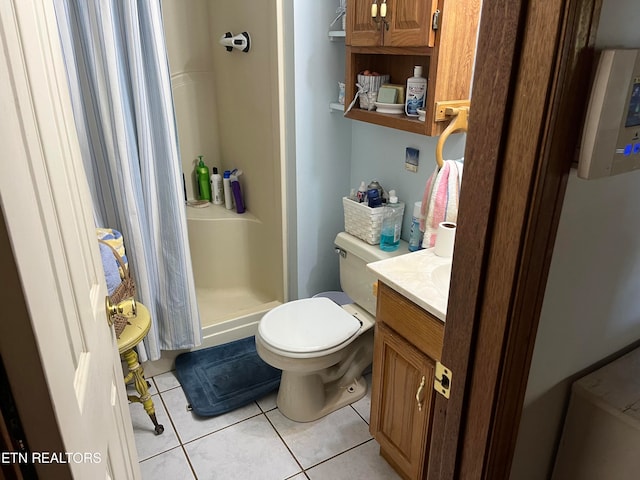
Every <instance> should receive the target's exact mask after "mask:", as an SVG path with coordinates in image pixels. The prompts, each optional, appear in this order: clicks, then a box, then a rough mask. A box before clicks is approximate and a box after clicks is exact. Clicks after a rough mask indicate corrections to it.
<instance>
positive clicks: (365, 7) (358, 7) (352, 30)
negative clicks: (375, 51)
mask: <svg viewBox="0 0 640 480" xmlns="http://www.w3.org/2000/svg"><path fill="white" fill-rule="evenodd" d="M373 3H374V1H373V0H349V1H348V2H347V32H346V38H345V43H346V44H347V45H353V46H358V47H376V46H379V45H382V28H381V26H380V24H381V22H380V23H376V22H374V21H373V19H372V18H371V5H372V4H373ZM377 3H382V2H381V1H379V2H377ZM377 8H380V6H379V5H378V7H377Z"/></svg>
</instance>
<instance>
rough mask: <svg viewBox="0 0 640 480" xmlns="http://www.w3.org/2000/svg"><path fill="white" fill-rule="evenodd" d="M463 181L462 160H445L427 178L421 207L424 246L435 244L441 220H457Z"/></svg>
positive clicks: (428, 246) (429, 246) (421, 228)
mask: <svg viewBox="0 0 640 480" xmlns="http://www.w3.org/2000/svg"><path fill="white" fill-rule="evenodd" d="M461 181H462V162H459V161H457V160H445V161H444V164H443V165H442V168H440V169H438V168H437V167H436V170H435V171H434V172H433V174H431V176H430V177H429V179H428V180H427V184H426V186H425V189H424V196H423V197H422V205H421V208H420V213H421V216H422V220H420V230H422V231H423V232H424V237H423V239H422V247H423V248H431V247H433V246H434V245H435V243H436V233H437V231H438V225H439V224H440V222H456V221H457V219H458V199H459V198H460V183H461Z"/></svg>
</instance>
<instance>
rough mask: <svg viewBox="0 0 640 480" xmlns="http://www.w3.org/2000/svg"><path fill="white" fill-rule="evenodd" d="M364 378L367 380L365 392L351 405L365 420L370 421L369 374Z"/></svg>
mask: <svg viewBox="0 0 640 480" xmlns="http://www.w3.org/2000/svg"><path fill="white" fill-rule="evenodd" d="M364 378H365V379H366V380H367V393H366V394H365V396H364V397H362V398H361V399H360V400H358V401H357V402H355V403H352V404H351V406H352V407H353V408H354V409H355V410H356V412H358V413H359V414H360V416H361V417H362V418H364V420H365V422H367V423H371V422H370V418H371V374H369V375H366V376H365V377H364Z"/></svg>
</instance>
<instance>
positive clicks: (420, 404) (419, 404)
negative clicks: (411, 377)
mask: <svg viewBox="0 0 640 480" xmlns="http://www.w3.org/2000/svg"><path fill="white" fill-rule="evenodd" d="M424 383H425V378H424V375H423V376H422V381H421V382H420V386H419V387H418V391H417V392H416V402H417V403H418V411H419V412H421V411H422V400H421V399H420V397H421V396H422V390H424Z"/></svg>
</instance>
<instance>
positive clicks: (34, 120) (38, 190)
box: [0, 0, 140, 480]
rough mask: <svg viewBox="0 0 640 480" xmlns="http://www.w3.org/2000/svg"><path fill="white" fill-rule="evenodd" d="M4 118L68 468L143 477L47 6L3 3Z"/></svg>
mask: <svg viewBox="0 0 640 480" xmlns="http://www.w3.org/2000/svg"><path fill="white" fill-rule="evenodd" d="M0 112H1V116H2V120H1V126H0V145H1V147H0V148H2V154H1V155H0V206H1V207H2V209H3V213H4V216H5V219H6V222H7V228H8V231H9V237H10V240H11V244H12V247H13V251H14V256H15V259H16V264H17V266H18V270H19V273H20V278H21V282H22V287H23V291H24V292H25V297H26V302H27V307H28V309H29V313H30V317H31V321H32V326H33V330H34V333H35V337H36V342H37V344H38V348H39V350H40V355H41V358H42V362H43V370H44V372H45V376H46V378H47V383H48V386H49V390H50V394H51V398H52V402H53V405H54V409H55V412H56V417H57V421H58V425H59V427H60V433H61V437H62V440H63V442H64V446H65V449H66V452H69V453H71V454H73V455H71V456H69V458H68V460H69V463H70V465H69V466H70V468H71V471H72V473H73V476H74V478H77V479H103V478H106V479H117V480H122V479H132V478H139V477H140V470H139V466H138V460H137V453H136V450H135V444H134V439H133V429H132V426H131V419H130V416H129V410H128V404H127V400H126V396H125V391H124V385H123V381H122V369H121V367H120V361H119V356H118V354H117V348H116V341H115V336H114V334H113V331H112V329H111V328H110V327H108V325H107V321H106V314H105V296H106V293H107V291H106V285H105V280H104V275H103V271H102V265H101V261H100V255H99V249H98V244H97V242H96V239H95V225H94V224H93V218H92V207H91V199H90V197H89V189H88V185H87V183H86V178H85V176H84V171H83V168H82V162H81V158H80V151H79V147H78V139H77V136H76V133H75V129H74V124H73V115H72V111H71V104H70V100H69V94H68V89H67V84H66V79H65V71H64V66H63V63H62V57H61V53H60V45H59V40H58V33H57V29H56V23H55V14H54V11H53V5H52V4H51V2H50V1H47V0H1V1H0ZM79 454H80V455H79Z"/></svg>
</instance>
